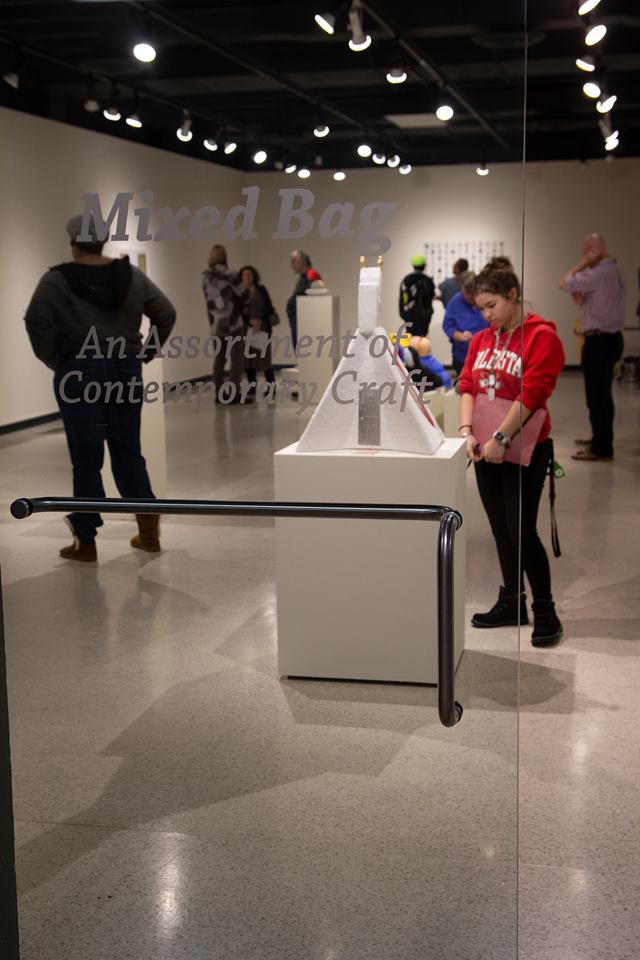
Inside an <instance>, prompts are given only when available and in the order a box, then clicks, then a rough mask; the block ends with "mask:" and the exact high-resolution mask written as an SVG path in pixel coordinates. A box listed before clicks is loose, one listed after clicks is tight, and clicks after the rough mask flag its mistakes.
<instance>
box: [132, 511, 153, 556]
mask: <svg viewBox="0 0 640 960" xmlns="http://www.w3.org/2000/svg"><path fill="white" fill-rule="evenodd" d="M136 520H137V521H138V530H139V531H140V532H139V533H138V534H136V536H135V537H132V538H131V546H132V547H137V548H138V550H146V551H147V552H148V553H158V552H159V551H160V536H159V534H160V514H159V513H136Z"/></svg>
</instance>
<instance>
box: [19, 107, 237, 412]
mask: <svg viewBox="0 0 640 960" xmlns="http://www.w3.org/2000/svg"><path fill="white" fill-rule="evenodd" d="M0 142H1V143H2V150H0V190H1V191H2V205H1V209H2V224H3V229H2V232H1V234H0V290H2V310H1V313H0V325H1V330H2V344H3V348H2V350H1V351H0V426H2V425H4V424H8V423H16V422H19V421H21V420H26V419H29V418H31V417H38V416H41V415H44V414H48V413H52V412H55V410H56V403H55V399H54V396H53V390H52V386H51V383H52V378H53V374H52V373H51V371H49V370H48V369H47V368H46V367H45V366H44V365H43V364H42V363H40V361H39V360H37V359H36V358H35V357H34V356H33V353H32V351H31V346H30V343H29V340H28V337H27V335H26V330H25V326H24V319H23V318H24V313H25V310H26V307H27V304H28V303H29V300H30V297H31V294H32V292H33V290H34V288H35V286H36V284H37V282H38V280H39V278H40V277H41V276H42V274H43V273H45V272H46V270H47V269H48V268H49V267H51V266H53V265H54V264H56V263H60V262H62V261H64V260H68V259H69V258H70V251H69V244H68V237H67V235H66V233H65V224H66V223H67V221H68V220H69V218H70V217H71V216H73V215H74V214H76V213H80V212H81V211H82V199H81V197H82V194H83V193H85V192H87V193H98V194H99V195H100V197H101V199H103V198H104V204H105V206H106V209H105V213H106V212H107V210H108V209H109V208H110V205H111V203H112V202H113V200H114V199H115V195H116V193H118V192H120V191H125V192H126V191H128V192H132V193H134V195H135V196H134V202H132V204H131V210H133V209H134V208H137V207H138V206H139V204H140V194H141V193H142V192H143V191H145V190H151V191H153V192H154V193H155V195H156V197H157V205H158V206H161V205H169V206H172V207H173V208H175V209H178V208H179V207H181V206H183V205H185V206H188V207H189V208H191V209H194V210H195V209H197V208H198V207H200V206H202V205H203V204H205V203H207V204H215V205H218V206H219V207H220V208H221V209H223V210H227V209H228V208H229V207H231V206H233V205H234V204H236V203H238V202H239V200H240V199H242V198H241V196H240V190H241V188H242V182H243V175H242V174H241V173H238V172H237V171H235V170H232V169H229V168H225V167H224V166H222V165H219V164H211V163H207V162H205V161H200V160H193V159H191V158H181V157H179V156H176V155H175V154H172V153H168V152H166V151H162V150H156V149H153V148H151V147H147V146H143V145H139V144H136V143H131V142H128V141H125V140H121V139H119V138H117V137H112V136H108V135H106V134H98V133H92V132H90V131H86V130H80V129H78V128H76V127H72V126H68V125H66V124H62V123H58V122H56V121H52V120H45V119H41V118H40V117H32V116H29V115H27V114H23V113H17V112H15V111H11V110H5V109H2V108H0ZM154 222H156V223H157V217H156V218H155V220H152V226H153V223H154ZM128 231H129V232H130V234H131V236H132V239H130V240H129V241H123V242H118V243H111V244H108V245H107V246H106V247H105V251H104V252H105V253H106V254H107V255H110V256H120V255H121V254H122V253H130V254H131V255H132V256H131V259H132V262H133V263H136V262H137V260H136V257H137V254H138V253H139V252H144V253H146V255H147V273H148V275H149V276H150V277H151V279H152V280H153V281H154V282H155V283H157V284H158V285H159V286H160V287H161V288H162V289H163V290H164V291H165V293H166V294H167V295H168V296H169V298H170V299H171V300H172V301H173V303H174V304H175V305H176V308H177V311H178V320H177V324H176V330H175V332H176V334H180V335H182V336H184V337H185V338H186V337H188V336H191V335H200V336H202V337H203V338H204V337H206V336H207V335H208V333H209V327H208V323H207V315H206V309H205V303H204V298H203V295H202V291H201V288H200V274H201V272H202V270H203V269H204V267H205V266H206V257H207V252H208V250H209V247H210V242H209V241H207V240H194V239H191V238H189V239H185V240H182V241H177V240H174V241H164V242H158V243H153V242H147V243H142V242H139V241H136V240H135V239H134V238H135V232H136V220H135V218H134V217H133V215H132V214H131V215H130V217H129V227H128ZM227 246H228V250H229V254H230V257H231V258H232V260H234V261H237V260H239V259H241V258H242V257H243V256H244V246H245V245H244V242H243V241H241V240H240V241H235V242H231V243H229V244H228V245H227ZM210 366H211V364H210V362H209V361H208V360H206V359H203V360H200V361H198V360H186V359H176V360H172V361H170V362H169V361H165V372H164V376H165V377H166V379H171V380H173V379H179V378H181V377H192V376H199V375H201V374H203V373H206V372H208V371H209V368H210Z"/></svg>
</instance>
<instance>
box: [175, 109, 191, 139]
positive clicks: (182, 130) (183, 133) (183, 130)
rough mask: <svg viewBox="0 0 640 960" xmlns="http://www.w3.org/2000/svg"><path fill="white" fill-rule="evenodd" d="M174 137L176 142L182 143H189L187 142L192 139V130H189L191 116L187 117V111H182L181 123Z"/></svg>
mask: <svg viewBox="0 0 640 960" xmlns="http://www.w3.org/2000/svg"><path fill="white" fill-rule="evenodd" d="M176 137H177V138H178V140H182V142H183V143H189V140H191V139H192V138H193V130H192V129H191V116H190V115H189V111H188V110H183V111H182V121H181V123H180V126H179V127H178V129H177V130H176Z"/></svg>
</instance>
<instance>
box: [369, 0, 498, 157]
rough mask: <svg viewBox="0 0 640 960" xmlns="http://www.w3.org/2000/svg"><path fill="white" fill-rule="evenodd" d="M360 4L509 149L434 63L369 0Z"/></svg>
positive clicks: (417, 64) (418, 63)
mask: <svg viewBox="0 0 640 960" xmlns="http://www.w3.org/2000/svg"><path fill="white" fill-rule="evenodd" d="M362 6H363V9H364V10H366V12H367V13H368V14H369V16H370V17H371V18H372V19H373V20H375V21H376V22H377V23H378V25H379V26H380V27H382V29H383V30H384V31H385V32H386V34H387V35H388V36H389V37H391V38H395V40H396V41H397V44H398V47H399V48H400V50H402V51H403V52H404V53H406V54H407V55H408V56H409V57H410V58H411V59H412V60H413V62H414V63H415V64H416V66H418V67H420V68H421V69H422V70H423V71H424V72H425V73H426V74H427V75H428V77H429V79H430V80H431V81H433V82H434V83H436V84H437V85H438V86H439V87H440V89H441V90H443V91H446V92H447V93H448V94H450V95H451V97H452V98H453V99H454V100H456V101H457V102H458V103H459V104H460V106H461V107H462V108H463V109H464V110H466V111H467V113H468V114H470V115H471V116H472V117H474V119H475V120H477V121H478V123H479V124H480V125H481V126H482V127H484V129H485V130H486V131H487V133H489V134H491V136H492V137H493V139H494V140H495V141H496V142H497V143H499V144H500V146H501V147H502V148H503V149H504V150H509V149H510V147H509V144H508V143H507V141H506V140H505V139H504V137H502V135H501V134H500V133H498V131H497V130H496V129H495V127H494V126H492V124H491V123H489V121H488V120H487V119H486V117H484V116H483V115H482V114H481V113H480V111H479V110H478V109H477V108H476V107H474V106H473V104H472V103H471V102H470V101H469V100H468V99H467V98H466V97H465V96H464V94H462V93H461V92H460V91H459V90H458V88H457V87H456V86H455V85H454V84H452V83H450V82H449V81H448V80H447V78H446V77H445V76H444V74H443V73H441V72H440V70H439V69H438V68H437V67H436V66H435V65H434V64H432V63H430V62H429V61H428V60H427V58H426V57H425V56H423V54H422V53H421V52H420V51H419V50H418V49H417V48H416V47H414V45H413V44H412V43H411V41H409V40H407V38H406V37H405V36H403V34H402V33H399V32H398V30H397V29H396V28H395V27H394V26H393V24H391V23H390V22H389V20H387V18H386V17H384V16H383V15H382V14H381V13H379V12H378V11H377V10H376V8H375V7H374V6H373V5H372V4H371V3H369V0H363V4H362ZM414 75H415V76H416V77H418V78H419V79H420V80H421V81H422V82H423V83H424V84H425V86H427V85H428V84H427V82H426V81H425V80H424V79H423V78H422V77H420V73H419V71H414Z"/></svg>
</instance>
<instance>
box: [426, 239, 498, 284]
mask: <svg viewBox="0 0 640 960" xmlns="http://www.w3.org/2000/svg"><path fill="white" fill-rule="evenodd" d="M504 250H505V242H504V240H436V241H433V240H427V241H425V245H424V254H425V257H426V258H427V273H428V274H429V276H431V277H433V279H434V280H435V282H436V285H437V284H438V283H441V282H442V281H443V280H446V278H447V277H450V276H451V268H452V266H453V264H454V263H455V262H456V260H460V259H461V258H464V259H465V260H468V261H469V269H470V270H473V272H474V273H479V272H480V270H482V268H483V267H484V265H485V264H486V263H487V261H488V260H490V259H491V257H503V256H504Z"/></svg>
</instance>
